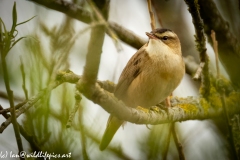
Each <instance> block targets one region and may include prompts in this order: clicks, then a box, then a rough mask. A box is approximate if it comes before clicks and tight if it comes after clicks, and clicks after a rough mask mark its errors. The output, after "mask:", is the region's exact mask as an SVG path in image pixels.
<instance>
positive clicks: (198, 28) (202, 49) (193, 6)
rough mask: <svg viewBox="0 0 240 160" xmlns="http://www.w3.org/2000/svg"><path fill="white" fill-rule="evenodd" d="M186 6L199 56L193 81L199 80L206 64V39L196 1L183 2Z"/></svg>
mask: <svg viewBox="0 0 240 160" xmlns="http://www.w3.org/2000/svg"><path fill="white" fill-rule="evenodd" d="M185 2H186V4H187V5H188V11H189V12H190V14H191V15H192V22H193V25H194V28H195V33H196V35H195V42H196V44H197V50H198V52H199V54H200V61H201V62H200V65H199V68H198V70H197V72H196V74H195V76H194V79H199V78H200V75H201V73H202V70H203V68H204V66H205V65H207V64H206V63H208V56H207V54H206V51H207V49H206V38H205V36H204V30H203V27H204V24H203V20H202V18H201V16H200V13H199V6H198V3H197V2H198V1H197V0H185ZM206 68H207V69H206V70H208V67H207V66H206ZM205 76H208V74H205Z"/></svg>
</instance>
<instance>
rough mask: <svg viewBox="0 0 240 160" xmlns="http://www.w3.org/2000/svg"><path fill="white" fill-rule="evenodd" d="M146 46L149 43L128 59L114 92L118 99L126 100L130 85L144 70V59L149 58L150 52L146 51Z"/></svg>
mask: <svg viewBox="0 0 240 160" xmlns="http://www.w3.org/2000/svg"><path fill="white" fill-rule="evenodd" d="M146 46H147V44H145V45H144V46H142V47H141V48H140V49H139V50H138V51H137V52H136V53H135V54H134V55H133V56H132V58H131V59H130V60H129V61H128V63H127V65H126V66H125V68H124V69H123V71H122V74H121V76H120V78H119V81H118V84H117V86H116V88H115V92H114V94H115V96H116V97H117V98H118V99H120V100H124V96H125V94H126V92H127V89H128V87H129V86H130V84H131V83H132V81H133V80H134V79H135V78H136V77H137V76H138V75H139V74H140V73H141V72H142V70H143V68H144V61H146V60H148V59H149V56H148V54H147V53H146V52H145V48H146ZM143 59H144V61H143Z"/></svg>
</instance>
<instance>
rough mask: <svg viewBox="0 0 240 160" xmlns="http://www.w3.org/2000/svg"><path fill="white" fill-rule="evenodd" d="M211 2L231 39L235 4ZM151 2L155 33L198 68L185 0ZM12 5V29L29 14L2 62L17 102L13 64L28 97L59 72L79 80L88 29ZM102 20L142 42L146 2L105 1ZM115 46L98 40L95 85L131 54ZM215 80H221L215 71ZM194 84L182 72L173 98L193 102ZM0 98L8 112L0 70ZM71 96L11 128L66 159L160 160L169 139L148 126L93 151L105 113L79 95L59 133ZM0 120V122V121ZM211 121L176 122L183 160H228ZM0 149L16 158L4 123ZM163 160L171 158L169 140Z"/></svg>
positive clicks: (122, 132)
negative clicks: (166, 32) (162, 33)
mask: <svg viewBox="0 0 240 160" xmlns="http://www.w3.org/2000/svg"><path fill="white" fill-rule="evenodd" d="M214 2H215V3H216V6H217V8H218V9H219V12H220V14H221V15H222V16H223V18H224V19H225V20H226V21H228V22H229V25H230V29H231V31H232V32H233V33H236V35H238V37H239V17H238V16H239V9H238V1H237V0H230V1H227V0H222V1H217V0H215V1H214ZM75 3H77V4H79V5H81V6H83V7H84V8H86V9H87V10H89V6H88V4H87V3H86V2H85V1H84V0H75ZM13 4H14V1H13V0H1V1H0V17H1V19H2V20H3V22H4V24H5V25H6V27H7V29H8V30H10V29H11V25H12V7H13ZM152 4H153V9H155V16H156V21H157V27H162V28H169V29H172V30H173V31H174V32H176V33H177V35H178V36H179V38H180V40H181V44H182V51H183V56H184V57H185V58H186V57H187V56H192V57H193V59H194V60H195V61H196V62H197V63H198V62H199V58H198V57H199V56H198V55H199V54H198V52H197V50H196V47H195V45H196V44H195V41H194V40H195V39H194V34H195V31H194V26H193V24H192V17H191V15H190V14H189V12H188V9H187V6H186V4H185V2H184V1H183V0H182V1H176V0H166V1H164V0H162V1H157V0H155V1H153V3H152ZM16 7H17V15H18V23H19V22H22V21H25V20H27V19H30V18H31V17H33V16H36V17H35V18H34V19H32V20H31V21H29V22H27V23H25V24H23V25H20V26H18V27H17V30H18V34H17V38H20V37H23V36H27V38H25V39H23V40H21V41H20V42H19V43H17V44H16V45H15V46H14V47H13V49H12V50H11V51H10V52H9V54H8V55H7V58H6V60H7V66H8V72H9V76H10V85H11V88H12V90H13V91H14V96H15V103H16V104H17V103H19V102H21V101H23V100H25V98H26V97H25V95H24V91H23V89H22V74H21V70H20V66H21V64H22V65H23V66H24V70H25V76H26V88H27V90H28V97H32V96H34V95H36V94H37V93H38V92H39V91H41V89H43V88H45V87H46V86H47V85H48V84H49V83H50V82H51V81H52V80H53V79H54V78H55V77H56V73H57V71H59V70H68V69H69V70H71V71H73V72H74V73H76V74H79V75H81V74H82V72H83V67H84V65H85V56H86V53H87V47H88V41H89V38H90V28H88V27H89V25H88V24H85V23H83V22H80V21H78V20H75V19H72V18H70V17H68V16H66V15H64V14H63V13H60V12H58V11H54V10H51V9H48V8H46V7H43V6H41V5H38V4H36V3H33V2H30V1H25V0H17V1H16ZM109 21H113V22H116V23H118V24H119V25H121V26H123V27H125V28H127V29H129V30H131V31H132V32H134V33H135V34H136V35H138V36H140V37H142V38H144V39H146V41H147V36H146V35H145V32H149V31H151V26H150V18H149V12H148V7H147V1H146V0H131V1H129V0H121V1H118V0H111V1H110V10H109ZM87 28H88V29H87ZM83 31H84V32H83ZM120 46H121V50H118V49H117V48H116V46H115V44H114V42H113V40H112V39H111V37H109V36H108V35H107V34H106V36H105V39H104V45H103V49H102V57H101V64H100V69H99V74H98V79H99V80H110V81H112V82H114V83H117V81H118V77H119V75H120V73H121V71H122V69H123V68H124V66H125V65H126V63H127V61H128V60H129V59H130V57H131V56H132V55H133V54H134V53H135V52H136V51H137V50H136V49H135V48H133V47H131V46H129V45H127V44H125V43H123V42H121V43H120ZM207 49H208V50H207V53H208V55H209V56H210V65H211V71H212V72H215V59H214V53H213V49H212V47H211V45H210V44H207ZM21 61H22V62H21ZM221 74H222V75H224V76H225V77H226V78H228V75H227V74H226V72H225V70H224V68H223V67H222V65H221ZM199 86H200V82H195V81H193V80H192V75H189V74H186V75H185V77H184V79H183V80H182V82H181V84H180V85H179V87H178V88H177V89H176V90H175V91H174V93H173V96H178V97H187V96H198V95H199V91H198V90H199ZM0 92H1V96H0V104H1V105H2V107H3V108H8V107H9V103H8V100H7V99H6V98H5V97H4V94H6V90H5V85H4V81H3V74H2V69H0ZM74 95H75V86H74V85H73V84H63V85H61V86H59V87H57V88H56V89H54V90H53V91H52V92H51V94H49V95H46V97H45V98H44V99H41V100H39V101H38V102H37V103H36V104H35V105H34V106H33V107H32V108H31V109H29V110H28V111H27V112H26V113H25V114H24V115H21V116H20V117H19V118H18V122H19V123H20V124H21V125H22V126H23V128H24V129H25V130H26V131H27V132H28V133H29V134H30V135H32V136H33V139H34V140H35V141H36V142H37V144H38V145H39V147H40V148H41V150H42V151H48V152H49V153H53V152H54V153H62V154H66V153H70V152H71V155H72V158H71V159H94V160H95V159H96V160H98V159H99V160H100V159H134V160H145V159H163V154H164V152H165V150H166V144H167V139H168V136H169V124H162V125H156V126H152V125H148V128H149V129H148V128H147V127H146V126H145V125H136V124H132V123H127V124H126V125H125V126H124V128H120V129H119V130H118V131H117V133H116V135H115V136H114V138H113V140H112V142H111V143H110V145H109V147H108V148H107V149H106V150H105V151H103V152H101V151H99V149H98V146H99V142H100V139H101V137H102V135H103V132H104V130H105V126H106V123H107V119H108V116H109V113H107V112H106V111H104V110H103V109H102V108H101V107H100V106H98V105H96V104H94V103H92V102H91V101H88V100H87V99H86V98H84V97H83V99H82V101H81V107H80V108H79V109H78V111H77V112H76V115H75V117H74V119H73V123H72V126H71V127H70V128H66V124H67V121H68V118H69V114H70V112H71V111H72V109H73V107H74V104H75V99H74ZM4 121H5V119H4V117H2V116H0V122H1V123H2V122H4ZM216 121H217V122H216ZM216 123H219V122H218V120H203V121H184V122H180V123H179V122H178V123H176V129H177V133H178V136H179V139H180V141H181V144H182V145H183V152H184V154H185V157H186V159H194V160H202V159H206V160H211V159H214V160H215V159H218V160H221V159H223V160H224V159H229V157H231V156H230V155H229V154H231V153H230V152H229V147H228V144H227V142H226V140H225V137H224V132H222V129H221V127H219V125H217V124H216ZM220 123H221V122H220ZM22 140H23V144H24V150H26V151H27V152H29V153H31V152H32V151H33V147H32V146H31V145H30V144H29V143H28V142H27V141H26V140H25V139H24V138H23V137H22ZM0 151H13V152H14V153H17V152H18V148H17V144H16V140H15V136H14V131H13V127H12V125H10V126H9V127H7V129H5V130H4V132H3V133H2V134H1V135H0ZM167 159H178V152H177V149H176V146H175V144H174V142H173V138H172V137H171V139H170V145H169V150H168V154H167Z"/></svg>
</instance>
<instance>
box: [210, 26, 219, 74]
mask: <svg viewBox="0 0 240 160" xmlns="http://www.w3.org/2000/svg"><path fill="white" fill-rule="evenodd" d="M211 37H212V41H213V50H214V53H215V60H216V68H217V78H220V71H219V63H218V41H217V40H216V34H215V32H214V30H211Z"/></svg>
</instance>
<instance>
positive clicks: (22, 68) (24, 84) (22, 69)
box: [20, 57, 28, 100]
mask: <svg viewBox="0 0 240 160" xmlns="http://www.w3.org/2000/svg"><path fill="white" fill-rule="evenodd" d="M20 61H21V65H20V69H21V73H22V79H23V83H22V88H23V91H24V94H25V98H26V100H28V90H27V88H26V81H25V71H24V66H23V62H22V57H20Z"/></svg>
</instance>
